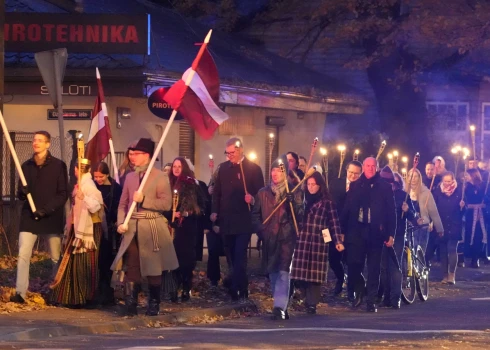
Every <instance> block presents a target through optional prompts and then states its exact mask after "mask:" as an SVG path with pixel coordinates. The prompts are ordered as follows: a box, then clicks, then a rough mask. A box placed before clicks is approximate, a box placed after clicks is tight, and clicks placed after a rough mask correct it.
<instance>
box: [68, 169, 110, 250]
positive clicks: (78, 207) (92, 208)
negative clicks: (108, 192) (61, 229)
mask: <svg viewBox="0 0 490 350" xmlns="http://www.w3.org/2000/svg"><path fill="white" fill-rule="evenodd" d="M78 190H79V191H82V192H83V194H84V196H85V198H84V199H83V200H80V199H78V198H76V197H75V204H74V205H73V209H72V211H73V230H74V233H75V239H74V240H73V247H75V248H74V249H73V254H80V253H85V252H87V251H92V250H96V249H97V246H96V244H95V241H94V222H93V220H92V215H91V213H92V214H96V213H97V212H98V211H99V210H101V209H102V208H103V205H104V200H103V199H102V194H101V193H100V191H99V190H98V189H97V187H96V186H95V183H94V181H93V180H92V175H91V174H90V173H87V174H83V175H82V179H81V181H80V189H78Z"/></svg>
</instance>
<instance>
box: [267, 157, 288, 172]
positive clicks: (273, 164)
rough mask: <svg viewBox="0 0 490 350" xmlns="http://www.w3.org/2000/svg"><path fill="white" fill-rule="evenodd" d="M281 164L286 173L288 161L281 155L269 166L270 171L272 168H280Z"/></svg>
mask: <svg viewBox="0 0 490 350" xmlns="http://www.w3.org/2000/svg"><path fill="white" fill-rule="evenodd" d="M281 162H282V164H284V169H285V170H286V171H288V169H289V168H288V159H287V157H286V155H284V154H283V155H282V156H280V157H279V158H277V159H276V160H275V161H274V162H273V163H272V164H271V170H272V169H274V168H280V167H281Z"/></svg>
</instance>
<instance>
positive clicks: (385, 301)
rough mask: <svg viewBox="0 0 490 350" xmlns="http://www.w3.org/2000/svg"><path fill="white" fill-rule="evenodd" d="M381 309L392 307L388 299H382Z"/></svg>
mask: <svg viewBox="0 0 490 350" xmlns="http://www.w3.org/2000/svg"><path fill="white" fill-rule="evenodd" d="M381 305H382V306H383V307H393V304H392V303H391V300H389V299H386V298H385V299H383V303H382V304H381Z"/></svg>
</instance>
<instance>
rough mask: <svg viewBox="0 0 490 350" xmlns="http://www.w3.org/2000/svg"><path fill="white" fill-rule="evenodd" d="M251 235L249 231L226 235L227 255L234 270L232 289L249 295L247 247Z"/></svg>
mask: <svg viewBox="0 0 490 350" xmlns="http://www.w3.org/2000/svg"><path fill="white" fill-rule="evenodd" d="M251 236H252V235H251V234H249V233H245V234H238V235H225V236H224V247H225V253H226V257H227V259H228V260H229V261H230V262H231V265H232V270H233V272H232V276H231V291H232V293H237V292H238V293H240V295H245V296H246V295H248V277H247V249H248V243H249V242H250V237H251Z"/></svg>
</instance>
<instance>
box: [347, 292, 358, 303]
mask: <svg viewBox="0 0 490 350" xmlns="http://www.w3.org/2000/svg"><path fill="white" fill-rule="evenodd" d="M347 300H349V302H350V303H353V302H354V300H356V294H355V293H354V292H353V291H351V290H348V291H347Z"/></svg>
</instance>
